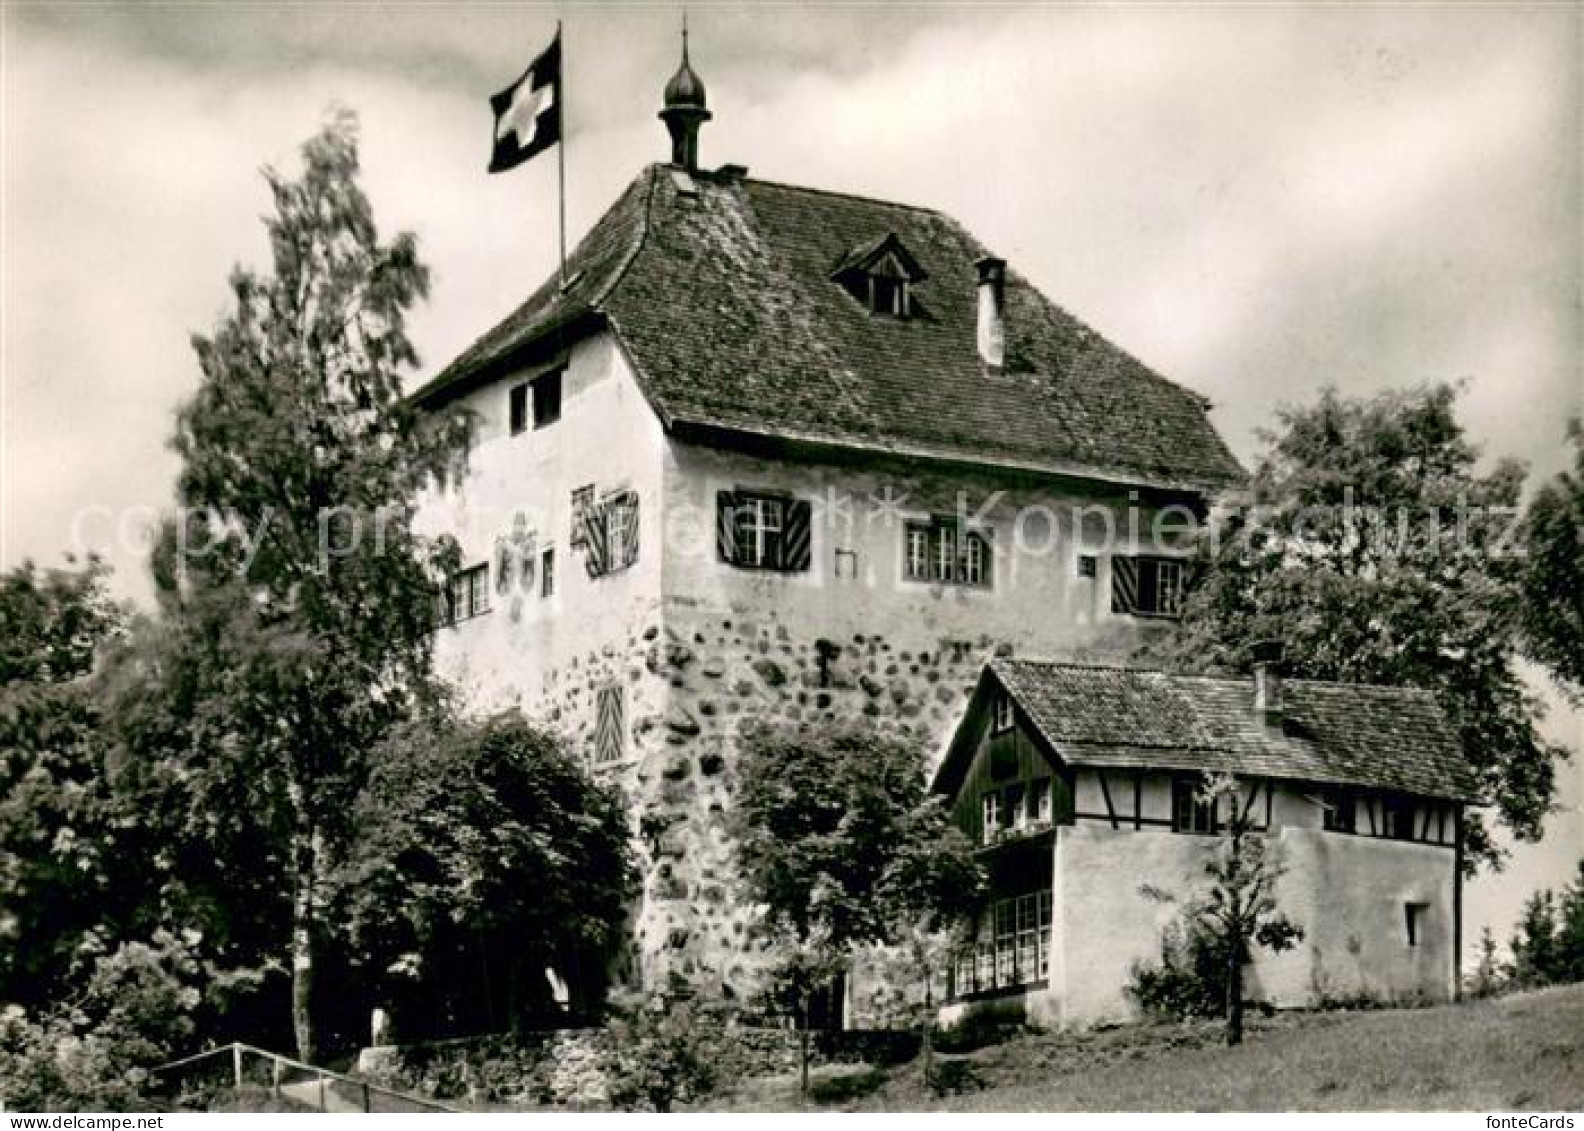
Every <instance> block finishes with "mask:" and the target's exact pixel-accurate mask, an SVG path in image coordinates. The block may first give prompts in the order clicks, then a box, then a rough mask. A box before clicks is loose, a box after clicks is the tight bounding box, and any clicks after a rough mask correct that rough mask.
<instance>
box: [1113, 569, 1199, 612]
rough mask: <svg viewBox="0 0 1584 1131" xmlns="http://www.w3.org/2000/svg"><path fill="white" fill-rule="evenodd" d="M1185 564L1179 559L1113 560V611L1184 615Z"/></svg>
mask: <svg viewBox="0 0 1584 1131" xmlns="http://www.w3.org/2000/svg"><path fill="white" fill-rule="evenodd" d="M1183 584H1184V575H1183V563H1182V562H1181V561H1179V560H1177V559H1176V558H1129V557H1116V558H1112V559H1111V611H1112V612H1113V613H1129V614H1132V615H1133V616H1141V617H1176V616H1181V615H1182V598H1183Z"/></svg>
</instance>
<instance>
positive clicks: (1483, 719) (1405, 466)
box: [1157, 385, 1566, 867]
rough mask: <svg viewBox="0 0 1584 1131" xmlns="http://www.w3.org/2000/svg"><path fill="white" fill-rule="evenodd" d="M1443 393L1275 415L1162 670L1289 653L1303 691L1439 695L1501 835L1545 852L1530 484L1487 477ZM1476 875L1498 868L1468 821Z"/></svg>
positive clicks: (1550, 779)
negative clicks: (1519, 532) (1371, 688)
mask: <svg viewBox="0 0 1584 1131" xmlns="http://www.w3.org/2000/svg"><path fill="white" fill-rule="evenodd" d="M1455 400H1456V391H1455V389H1453V388H1452V387H1450V386H1447V385H1437V386H1433V387H1430V388H1421V389H1415V390H1411V391H1407V392H1393V393H1386V394H1382V395H1380V396H1376V397H1372V398H1367V399H1357V398H1348V397H1343V396H1341V395H1340V394H1338V393H1337V392H1336V391H1335V390H1328V391H1326V392H1325V393H1323V394H1322V395H1321V397H1320V399H1319V400H1318V401H1317V402H1315V403H1314V404H1312V405H1308V406H1305V407H1300V408H1289V409H1286V410H1284V411H1283V412H1282V413H1281V424H1282V427H1281V429H1280V431H1279V432H1278V433H1276V434H1267V435H1266V436H1265V440H1266V442H1267V445H1268V447H1267V450H1266V452H1265V454H1264V456H1263V457H1262V458H1261V459H1260V461H1259V464H1258V466H1257V467H1256V469H1255V471H1254V474H1253V478H1252V482H1251V483H1250V485H1249V492H1248V499H1247V505H1239V506H1237V507H1232V508H1227V509H1226V510H1225V511H1224V512H1221V513H1217V514H1214V515H1213V516H1212V519H1211V521H1210V523H1208V524H1207V526H1206V528H1205V529H1204V530H1203V531H1201V539H1200V556H1201V562H1202V564H1203V565H1204V566H1205V567H1207V568H1205V569H1203V570H1202V571H1200V579H1199V581H1198V583H1197V584H1196V585H1195V586H1194V587H1193V588H1192V591H1191V592H1190V593H1189V595H1188V597H1187V600H1186V603H1185V608H1184V615H1183V618H1182V621H1181V624H1180V626H1179V630H1178V632H1177V633H1176V634H1175V635H1174V636H1173V637H1172V638H1170V639H1169V640H1168V641H1167V642H1166V643H1165V644H1164V646H1163V647H1162V648H1161V651H1162V652H1164V655H1163V656H1158V657H1157V658H1161V659H1164V660H1165V661H1166V662H1168V663H1170V664H1173V665H1176V666H1181V667H1184V668H1187V669H1207V668H1208V669H1224V670H1232V671H1246V670H1248V669H1249V668H1250V667H1251V665H1252V663H1253V658H1254V651H1255V648H1256V647H1257V646H1258V645H1259V644H1260V643H1261V642H1263V641H1268V640H1280V641H1282V642H1283V644H1284V647H1285V654H1286V658H1287V662H1288V665H1289V667H1290V669H1291V670H1292V674H1293V675H1296V676H1300V677H1306V678H1311V679H1327V680H1339V681H1345V682H1346V681H1352V682H1368V683H1382V684H1389V685H1405V686H1418V687H1425V688H1430V689H1433V690H1434V691H1435V692H1437V694H1438V696H1439V699H1440V702H1441V704H1442V706H1443V708H1444V709H1445V710H1446V712H1447V714H1448V716H1449V718H1450V719H1451V721H1452V723H1453V725H1454V726H1456V727H1457V729H1458V732H1459V735H1460V737H1461V739H1462V745H1463V750H1464V753H1465V755H1466V757H1467V758H1468V760H1469V763H1470V765H1471V766H1472V767H1473V768H1474V770H1475V771H1476V773H1477V774H1478V776H1479V778H1480V781H1481V783H1482V785H1483V787H1484V791H1485V793H1486V794H1487V795H1488V796H1489V797H1490V798H1491V800H1492V802H1493V803H1494V804H1495V806H1496V807H1497V809H1498V812H1499V815H1500V818H1501V820H1502V821H1504V822H1505V823H1506V824H1507V826H1508V827H1509V828H1510V829H1512V831H1513V832H1514V833H1515V834H1516V835H1517V836H1518V837H1520V838H1523V839H1530V840H1533V839H1537V838H1538V837H1539V836H1540V834H1541V830H1542V823H1543V821H1544V818H1545V815H1546V813H1547V812H1548V811H1549V809H1550V806H1551V803H1552V798H1553V795H1554V793H1555V773H1554V763H1555V762H1556V760H1557V759H1558V758H1563V757H1566V752H1565V751H1564V750H1563V749H1562V748H1560V747H1558V746H1555V745H1552V744H1550V743H1547V742H1545V741H1544V740H1543V739H1542V738H1541V737H1540V736H1539V734H1538V733H1537V729H1536V724H1537V722H1538V720H1539V718H1540V716H1541V713H1542V711H1543V707H1542V704H1541V702H1540V701H1539V699H1538V698H1537V697H1536V696H1534V695H1533V694H1531V693H1530V692H1528V691H1527V690H1526V689H1525V687H1524V684H1523V682H1522V680H1521V679H1520V677H1519V676H1518V674H1517V673H1516V671H1515V670H1514V663H1513V661H1514V658H1515V656H1516V654H1517V647H1518V642H1519V635H1518V615H1517V608H1518V594H1519V586H1518V579H1519V573H1520V569H1519V560H1518V554H1517V547H1516V545H1515V544H1513V542H1514V540H1513V538H1512V535H1513V531H1514V528H1515V523H1514V516H1516V515H1517V514H1518V510H1517V507H1518V502H1519V494H1520V490H1521V487H1522V483H1523V469H1522V467H1521V466H1519V465H1518V464H1517V463H1515V462H1512V461H1501V462H1499V463H1497V464H1496V465H1495V466H1494V467H1492V468H1491V469H1490V470H1489V471H1488V472H1481V471H1479V470H1478V469H1477V467H1476V462H1477V459H1478V456H1479V452H1478V450H1477V449H1476V448H1475V447H1474V446H1473V445H1472V444H1471V443H1469V441H1468V439H1467V438H1466V437H1465V436H1464V433H1463V429H1462V427H1461V425H1459V424H1458V422H1457V420H1456V418H1455V416H1454V412H1453V409H1454V406H1455ZM1467 836H1468V848H1469V854H1468V860H1469V862H1470V866H1471V867H1473V866H1474V865H1475V864H1476V863H1478V862H1479V861H1481V860H1483V861H1487V862H1490V863H1492V864H1495V863H1499V859H1500V853H1499V851H1498V850H1497V848H1496V847H1495V845H1494V844H1493V842H1492V841H1491V839H1490V835H1489V831H1488V830H1487V829H1485V827H1484V826H1483V824H1482V823H1481V822H1480V821H1479V819H1478V816H1477V815H1471V819H1470V820H1469V821H1468V822H1467Z"/></svg>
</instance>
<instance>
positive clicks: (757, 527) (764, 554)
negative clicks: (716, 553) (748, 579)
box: [732, 495, 786, 569]
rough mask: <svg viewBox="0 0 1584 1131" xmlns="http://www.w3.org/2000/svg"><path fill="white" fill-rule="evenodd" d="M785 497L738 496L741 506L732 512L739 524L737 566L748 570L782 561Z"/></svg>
mask: <svg viewBox="0 0 1584 1131" xmlns="http://www.w3.org/2000/svg"><path fill="white" fill-rule="evenodd" d="M785 505H786V501H785V500H784V499H771V498H766V497H765V496H763V495H738V496H737V507H736V510H734V511H733V512H732V515H733V519H734V521H735V522H736V524H737V541H736V557H735V558H734V559H733V560H734V561H735V563H736V564H737V565H740V566H744V567H746V568H748V569H764V568H765V566H767V565H768V564H770V563H771V562H778V561H780V560H781V540H782V539H781V536H782V534H783V533H785V531H784V530H783V529H782V522H781V518H782V509H783V508H784V507H785Z"/></svg>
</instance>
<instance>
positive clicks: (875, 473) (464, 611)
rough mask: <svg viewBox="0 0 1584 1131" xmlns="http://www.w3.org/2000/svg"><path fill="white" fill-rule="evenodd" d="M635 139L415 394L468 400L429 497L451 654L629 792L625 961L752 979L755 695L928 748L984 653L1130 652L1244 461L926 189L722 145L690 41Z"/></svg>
mask: <svg viewBox="0 0 1584 1131" xmlns="http://www.w3.org/2000/svg"><path fill="white" fill-rule="evenodd" d="M661 117H662V118H663V119H664V121H665V124H666V127H667V130H668V132H669V134H670V139H671V160H670V161H669V162H667V163H665V164H656V165H652V166H649V167H648V168H645V169H643V170H642V171H641V172H639V173H638V175H637V176H636V177H635V178H634V179H633V181H632V182H631V184H629V185H628V187H627V188H626V190H625V191H624V192H623V193H622V194H621V195H620V197H619V198H618V199H617V200H616V202H615V203H614V204H613V205H612V206H611V207H610V209H609V210H608V211H607V212H606V213H605V214H604V215H603V216H602V217H601V218H600V219H599V220H598V222H597V223H595V225H594V226H593V228H592V230H590V232H589V233H588V234H587V236H586V237H584V239H583V240H582V241H581V243H580V244H579V245H578V246H577V247H576V249H575V250H574V251H573V253H572V254H571V256H570V257H569V259H568V262H567V266H566V276H565V279H564V281H563V280H562V279H560V278H552V279H550V280H549V281H547V282H546V283H545V284H544V285H542V286H541V287H540V288H539V289H538V290H537V291H535V292H534V293H533V294H532V295H531V296H530V297H529V298H528V299H527V301H526V302H524V303H523V304H522V305H521V307H520V308H518V309H517V310H516V311H515V312H513V313H512V314H511V315H510V316H508V317H507V318H506V319H505V320H504V321H502V322H501V323H500V324H499V325H497V326H495V327H494V328H492V329H490V330H488V331H487V332H486V333H484V334H483V336H482V337H480V338H479V339H478V341H477V342H476V343H475V344H474V345H472V346H471V347H470V348H469V349H468V350H466V351H465V352H464V353H463V354H462V355H461V356H460V357H458V358H456V360H455V361H453V362H452V363H451V364H450V365H449V366H447V367H446V368H445V369H444V370H443V371H442V372H440V373H439V374H438V375H437V376H436V377H434V378H433V379H432V380H431V381H430V382H429V383H428V384H427V385H425V386H424V387H423V388H422V389H421V390H419V391H418V392H417V393H416V394H415V396H416V399H417V401H418V403H420V404H421V405H424V406H427V407H430V408H439V407H441V406H447V405H457V404H460V405H462V406H464V407H466V408H467V409H469V410H471V411H472V412H473V413H474V414H476V418H477V422H478V430H477V437H478V442H477V445H476V448H475V450H474V452H473V454H472V458H471V467H470V471H469V474H468V475H467V477H466V478H465V480H464V481H462V482H461V483H458V484H454V485H453V486H452V487H451V488H449V489H448V490H447V491H445V492H444V493H443V494H438V495H436V496H435V497H434V498H432V499H431V500H429V501H428V503H427V504H426V506H425V508H424V509H423V511H422V514H421V523H422V524H423V525H424V526H425V527H426V528H427V529H429V530H431V531H434V532H442V531H443V532H446V533H450V534H452V535H454V536H455V537H456V538H457V539H458V540H459V542H460V544H461V546H462V548H463V552H464V555H465V557H466V562H465V568H464V569H463V570H462V571H461V572H460V573H459V574H458V575H457V576H456V578H455V579H454V582H453V584H452V585H451V586H450V589H449V592H448V594H447V599H446V619H447V621H448V624H447V626H446V627H444V628H443V629H442V630H441V631H440V633H439V636H438V640H437V663H438V666H439V668H440V670H441V671H442V672H443V673H444V674H446V675H448V676H449V677H451V678H452V679H454V680H456V681H457V682H458V683H459V684H460V685H461V686H462V687H463V688H464V689H465V690H466V692H467V694H468V696H469V697H470V702H471V706H472V707H474V708H475V709H477V710H480V711H487V710H492V709H499V708H504V707H509V706H517V707H520V708H522V709H523V710H525V711H526V712H528V713H529V714H530V715H532V716H534V717H536V718H539V719H542V720H544V721H546V722H547V723H549V724H550V725H552V726H554V727H556V728H558V729H560V730H562V731H563V732H565V733H566V734H567V735H568V736H570V737H571V738H572V739H573V740H574V741H575V742H576V743H577V744H578V745H579V748H580V749H582V750H583V751H585V752H586V754H587V756H588V758H589V760H590V763H591V764H592V765H593V766H594V767H595V769H596V770H597V771H599V772H600V773H602V774H608V775H611V776H612V777H614V778H615V779H616V780H617V781H619V782H620V784H621V785H622V786H623V787H624V788H625V789H626V791H627V793H628V796H629V797H630V799H631V802H632V805H633V807H634V820H633V825H634V828H635V830H639V831H640V834H641V835H640V839H641V841H642V844H643V860H644V877H643V896H642V900H641V903H640V906H639V909H638V912H637V914H636V917H635V923H634V931H635V944H636V945H635V947H634V955H635V961H636V963H637V965H638V970H637V971H635V973H639V974H641V975H642V976H643V977H644V978H646V979H648V978H652V977H654V976H656V975H658V974H660V973H662V972H664V971H667V970H677V971H679V972H681V973H684V974H687V975H688V976H690V977H692V978H694V979H695V980H697V981H700V982H702V983H704V984H706V985H710V984H714V985H718V986H719V987H721V988H723V989H726V990H730V991H732V992H737V991H740V990H742V989H743V987H744V984H745V982H746V981H749V980H751V978H752V974H753V970H754V968H755V963H756V959H757V957H758V956H759V955H760V953H761V950H762V947H763V943H762V941H760V940H759V939H757V938H756V937H755V932H754V929H753V920H752V916H751V914H750V913H749V910H748V909H746V908H744V907H742V906H740V905H739V902H738V901H737V899H736V898H735V897H734V895H733V894H732V881H733V876H734V866H733V862H732V858H731V845H730V842H729V835H728V813H729V808H730V805H731V797H732V791H733V781H734V776H735V773H736V762H737V759H736V749H737V742H738V736H739V734H740V732H741V728H742V727H743V726H744V725H745V724H746V723H747V722H749V721H755V720H785V721H809V720H819V719H825V718H832V719H834V718H848V719H855V720H867V721H872V723H873V724H874V725H875V726H876V727H884V728H887V729H890V730H893V731H900V732H903V733H906V734H908V735H910V736H912V737H913V738H915V739H916V740H917V741H918V742H919V743H920V744H921V745H924V746H925V747H927V748H928V749H929V750H931V751H932V752H938V751H940V750H941V749H942V748H943V747H944V746H945V744H946V742H947V740H948V739H949V738H950V737H951V735H952V734H953V733H954V730H955V728H956V726H957V723H958V720H959V717H960V716H961V714H962V712H963V710H964V708H965V706H967V705H968V704H969V703H970V700H971V697H972V695H973V694H974V691H975V687H976V686H977V684H978V681H979V679H980V673H981V669H982V668H983V666H984V664H985V662H986V660H987V659H989V658H991V657H993V656H996V655H1001V656H1007V655H1011V656H1060V657H1092V656H1104V655H1121V654H1125V653H1127V652H1128V651H1130V650H1131V649H1132V648H1133V647H1134V646H1135V645H1136V644H1137V643H1138V642H1139V641H1140V640H1141V639H1143V638H1144V637H1145V636H1147V634H1149V633H1150V632H1151V631H1153V630H1155V629H1156V628H1158V626H1159V625H1160V624H1161V623H1162V621H1164V620H1168V619H1170V618H1171V617H1173V616H1174V615H1175V614H1176V612H1177V608H1178V603H1179V601H1180V598H1181V594H1182V589H1183V581H1184V572H1183V571H1184V569H1185V565H1184V561H1183V555H1184V553H1185V552H1186V546H1187V540H1188V538H1189V537H1190V535H1191V528H1192V526H1193V525H1194V523H1195V522H1196V521H1198V520H1199V519H1201V518H1202V517H1203V516H1204V514H1205V513H1206V511H1207V509H1208V508H1209V506H1210V505H1211V503H1212V501H1213V499H1214V498H1215V497H1216V496H1217V494H1218V493H1219V492H1221V491H1223V490H1224V489H1226V488H1228V487H1232V486H1235V485H1237V484H1238V483H1239V482H1240V481H1241V479H1242V476H1243V473H1242V471H1241V469H1240V468H1239V466H1238V464H1237V462H1236V461H1235V460H1234V458H1233V457H1232V455H1231V454H1230V453H1229V451H1228V449H1227V447H1226V445H1225V444H1224V443H1223V442H1222V440H1221V439H1220V437H1219V436H1218V435H1217V434H1216V432H1215V429H1214V428H1213V427H1212V425H1211V424H1210V422H1209V420H1208V418H1207V415H1206V413H1207V408H1208V406H1207V404H1206V402H1205V400H1204V398H1202V397H1201V396H1199V395H1197V394H1195V393H1194V392H1192V391H1190V390H1188V389H1186V388H1184V387H1182V386H1181V385H1178V384H1175V383H1173V382H1172V381H1170V380H1167V379H1166V378H1164V377H1162V376H1160V375H1159V374H1157V373H1155V372H1153V371H1152V370H1150V369H1149V368H1148V367H1147V366H1145V365H1144V364H1142V363H1141V362H1139V361H1138V360H1136V359H1135V358H1133V357H1132V356H1130V355H1129V354H1128V353H1126V352H1125V351H1123V350H1122V349H1120V348H1118V347H1117V346H1115V345H1113V344H1112V343H1111V342H1109V341H1107V340H1106V339H1105V338H1104V337H1103V336H1101V335H1100V334H1099V333H1096V332H1095V331H1094V330H1092V329H1090V328H1089V327H1087V326H1085V325H1084V324H1083V323H1082V322H1080V321H1079V320H1078V319H1076V318H1075V317H1073V316H1072V315H1071V314H1069V313H1068V312H1066V311H1065V310H1063V309H1061V308H1060V307H1059V306H1057V305H1055V304H1054V303H1053V302H1051V301H1050V300H1049V299H1047V298H1046V297H1045V296H1044V295H1042V294H1041V293H1040V292H1039V291H1037V290H1036V289H1035V288H1034V287H1033V286H1032V285H1030V284H1029V283H1028V281H1027V280H1025V279H1024V278H1022V277H1021V276H1020V275H1019V274H1018V273H1017V271H1016V270H1015V268H1014V267H1013V266H1009V265H1008V264H1007V263H1005V262H1004V261H1003V260H1001V259H1000V258H998V257H996V256H995V255H994V254H992V252H991V251H990V250H989V249H987V248H986V247H984V246H983V245H982V244H980V243H979V242H978V241H977V240H976V239H975V238H974V237H973V236H972V235H971V234H970V233H969V232H968V231H967V230H965V229H964V228H963V226H962V225H961V224H959V223H958V222H957V221H955V220H953V219H952V218H951V217H949V216H945V215H942V214H941V213H939V212H936V211H932V210H930V209H927V208H919V207H914V206H910V205H904V204H896V203H889V202H885V201H879V200H871V199H866V198H863V197H858V196H852V195H847V194H843V193H835V192H826V191H822V190H818V189H813V188H803V187H796V186H792V185H786V184H778V183H773V182H769V181H762V180H756V179H753V178H751V177H750V176H749V175H748V171H747V170H746V169H744V168H742V167H740V166H735V165H723V166H720V167H718V168H716V169H714V170H706V169H705V168H703V167H702V164H701V162H700V131H701V129H702V127H703V126H704V124H705V123H706V122H707V121H708V120H709V118H710V111H709V109H708V107H707V100H706V92H705V87H704V84H703V82H702V81H700V79H699V77H698V76H697V75H696V74H695V73H694V72H693V70H692V68H691V66H690V65H689V64H688V62H687V61H686V59H685V58H684V62H683V65H682V67H681V69H680V70H679V71H678V73H677V74H676V76H675V77H674V78H673V79H672V80H671V82H670V83H669V84H668V85H667V86H666V88H665V105H664V108H663V110H662V112H661Z"/></svg>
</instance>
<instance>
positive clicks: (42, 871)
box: [0, 560, 130, 1006]
mask: <svg viewBox="0 0 1584 1131" xmlns="http://www.w3.org/2000/svg"><path fill="white" fill-rule="evenodd" d="M104 577H105V570H104V568H103V567H102V566H101V565H100V564H99V563H98V562H97V561H92V560H90V561H89V562H88V563H86V565H85V566H84V567H83V568H81V569H68V570H49V571H45V572H42V573H41V572H40V571H39V570H38V569H37V568H36V567H35V566H34V565H33V564H32V563H31V562H27V563H24V564H23V565H21V566H19V567H18V568H16V569H14V570H11V571H10V572H8V573H6V574H5V575H4V576H0V1002H7V1001H10V1002H17V1003H21V1004H24V1005H28V1006H40V1005H43V1004H45V1003H47V1002H49V1001H51V1000H54V999H56V998H57V997H58V994H59V992H60V988H61V987H60V983H61V981H62V979H63V978H64V976H65V975H66V974H67V972H68V970H69V968H70V966H71V964H72V962H73V956H74V954H75V951H76V949H77V946H78V944H79V943H80V942H81V941H82V939H83V937H84V935H85V934H86V933H87V932H88V931H90V930H92V929H93V928H95V927H96V926H98V925H99V924H100V922H101V920H102V918H103V916H104V914H105V911H106V902H107V897H108V895H109V893H110V892H111V891H112V890H113V889H114V888H115V886H116V885H114V884H113V883H112V881H111V875H112V872H113V871H115V870H117V869H116V865H117V859H116V855H115V853H114V852H113V851H111V850H110V847H109V845H110V841H111V834H112V831H113V830H112V827H111V822H110V820H109V816H108V809H107V803H108V797H107V788H106V780H105V757H106V744H105V743H104V742H103V741H102V740H101V737H100V732H101V730H102V722H101V719H100V715H99V712H98V709H97V705H96V702H95V699H94V694H93V688H92V687H91V684H90V681H89V679H88V676H89V674H90V671H91V669H92V666H93V657H94V652H95V648H96V647H97V646H98V645H100V644H101V643H103V642H104V641H105V640H107V639H108V638H110V637H111V636H112V635H113V634H114V633H116V632H118V631H120V628H121V624H122V614H121V612H120V610H118V609H117V608H116V607H115V606H114V604H113V603H112V602H111V601H110V599H109V597H108V596H107V594H106V592H105V588H104ZM126 878H130V877H126Z"/></svg>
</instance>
